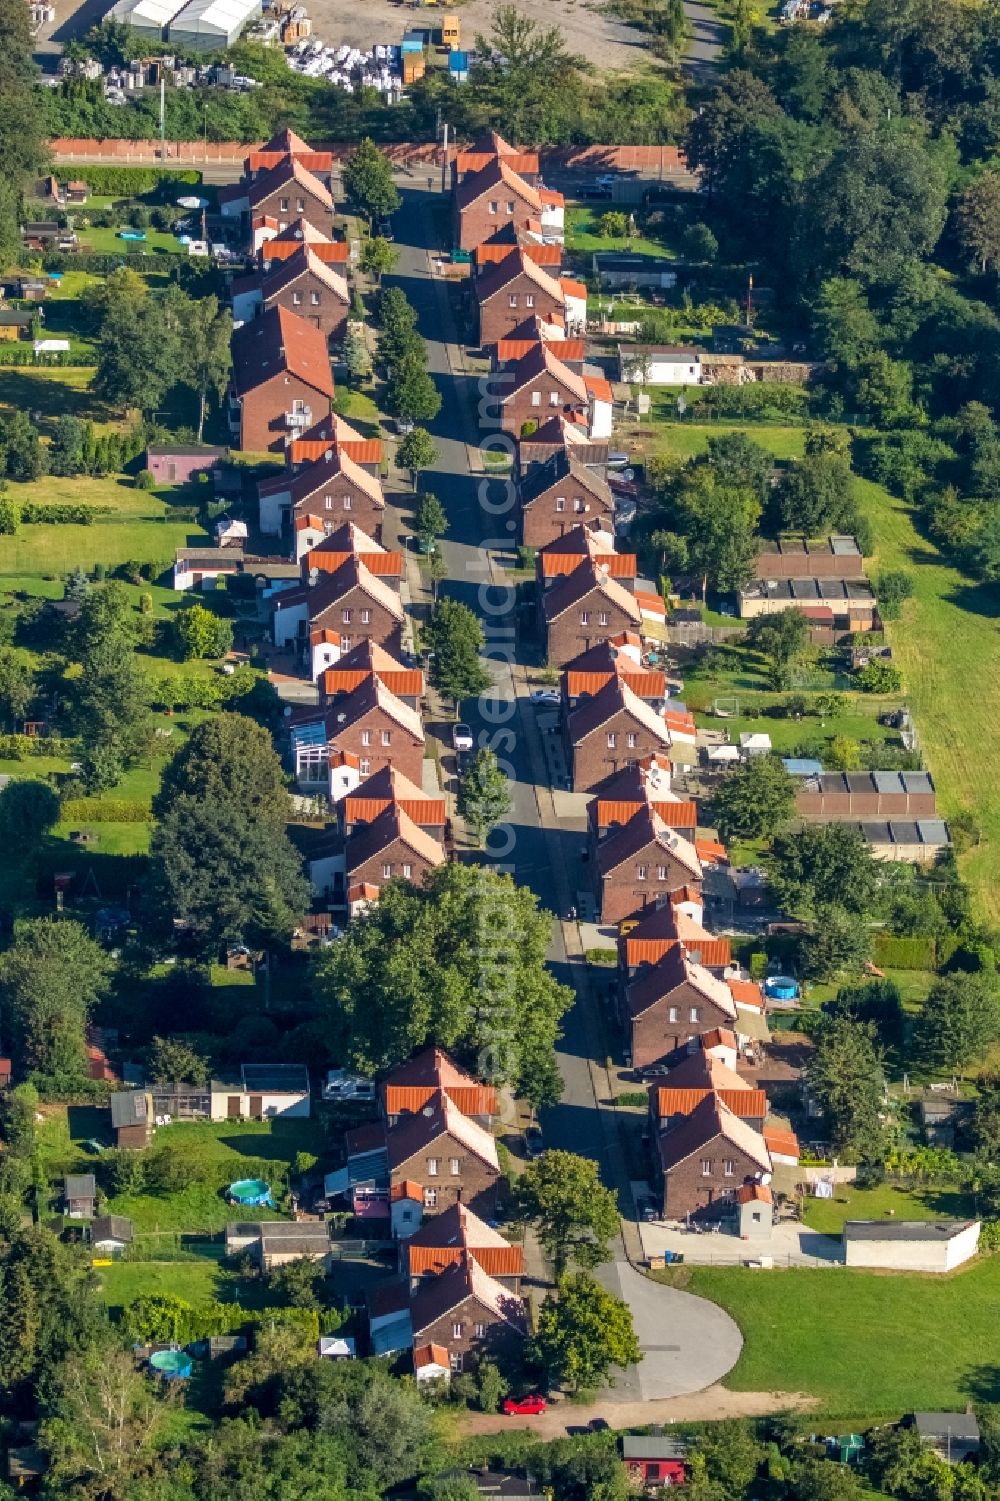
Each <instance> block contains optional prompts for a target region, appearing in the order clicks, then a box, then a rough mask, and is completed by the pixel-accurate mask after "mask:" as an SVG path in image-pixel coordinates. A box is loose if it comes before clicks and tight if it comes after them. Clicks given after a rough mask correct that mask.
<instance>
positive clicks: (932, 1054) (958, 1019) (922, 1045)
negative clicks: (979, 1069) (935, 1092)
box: [913, 972, 1000, 1069]
mask: <svg viewBox="0 0 1000 1501" xmlns="http://www.w3.org/2000/svg"><path fill="white" fill-rule="evenodd" d="M998 1038H1000V992H998V990H997V986H996V984H995V982H994V981H993V979H992V977H988V976H986V975H979V974H963V973H961V972H959V973H956V974H951V975H941V976H939V978H938V979H937V980H935V982H934V984H933V985H932V986H931V989H930V991H929V993H928V996H927V999H926V1001H925V1002H924V1004H923V1007H922V1008H921V1011H920V1014H919V1016H918V1017H917V1019H916V1022H915V1024H914V1031H913V1042H914V1047H915V1049H916V1052H917V1054H918V1056H919V1057H920V1059H921V1060H922V1062H923V1063H924V1064H925V1065H926V1066H927V1067H928V1068H933V1069H958V1068H964V1067H965V1065H966V1064H967V1063H971V1062H973V1060H974V1059H976V1058H981V1057H982V1056H983V1054H984V1053H986V1052H987V1051H988V1049H989V1048H990V1047H992V1045H993V1043H995V1042H996V1041H997V1039H998Z"/></svg>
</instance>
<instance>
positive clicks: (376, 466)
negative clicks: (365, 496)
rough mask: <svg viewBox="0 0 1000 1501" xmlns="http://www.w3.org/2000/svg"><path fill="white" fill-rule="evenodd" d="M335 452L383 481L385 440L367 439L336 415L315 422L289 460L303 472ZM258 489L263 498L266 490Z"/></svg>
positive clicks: (295, 444) (297, 442)
mask: <svg viewBox="0 0 1000 1501" xmlns="http://www.w3.org/2000/svg"><path fill="white" fill-rule="evenodd" d="M332 448H339V449H340V451H341V452H342V453H345V454H346V455H347V457H348V458H349V459H353V460H354V462H355V464H357V465H359V466H360V467H361V468H362V469H364V470H365V472H366V473H368V474H370V475H371V476H372V478H373V479H378V478H379V474H380V472H381V465H382V459H383V457H384V453H385V451H384V449H383V446H382V440H381V438H363V437H362V436H361V434H360V433H359V432H358V431H357V429H356V428H353V427H352V426H351V424H350V423H349V422H345V421H344V419H343V417H338V416H337V413H336V412H330V413H329V414H328V415H327V416H326V417H323V418H321V419H320V421H319V422H314V423H313V425H312V427H308V428H306V429H305V431H304V432H303V433H302V436H301V437H297V438H293V439H292V442H291V446H290V447H289V449H288V453H287V455H286V457H287V459H288V462H289V463H290V464H291V465H292V467H293V468H295V469H300V468H301V467H302V465H303V464H315V463H316V461H317V459H324V458H326V455H327V454H328V453H329V452H330V450H331V449H332ZM258 489H259V492H260V493H261V494H263V493H264V490H265V486H264V485H263V484H262V485H260V486H259V487H258Z"/></svg>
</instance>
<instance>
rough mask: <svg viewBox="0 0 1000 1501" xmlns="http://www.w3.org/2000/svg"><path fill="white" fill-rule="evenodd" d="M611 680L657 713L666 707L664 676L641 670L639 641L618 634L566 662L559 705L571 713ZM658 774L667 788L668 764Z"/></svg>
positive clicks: (631, 634) (656, 670) (626, 633)
mask: <svg viewBox="0 0 1000 1501" xmlns="http://www.w3.org/2000/svg"><path fill="white" fill-rule="evenodd" d="M615 678H621V680H622V682H623V683H624V684H625V686H626V687H627V688H631V690H632V692H633V693H634V694H635V695H636V697H637V698H641V699H645V701H646V702H647V703H648V704H650V705H652V707H653V708H654V709H656V710H657V712H660V711H662V710H663V709H664V707H665V706H666V704H667V678H666V674H665V673H664V672H662V671H661V670H660V669H659V668H656V667H644V666H643V663H642V640H641V638H640V637H639V636H638V635H637V634H636V633H635V631H620V632H619V633H618V635H617V636H609V637H608V638H607V640H605V641H599V642H598V643H597V645H596V646H592V647H591V648H590V650H589V651H583V652H581V653H580V655H579V656H578V657H573V658H572V659H571V660H570V661H569V662H567V663H566V664H565V665H564V667H563V670H562V677H561V680H560V687H561V689H562V696H563V702H564V703H565V705H566V707H567V709H575V708H577V706H578V705H579V704H581V703H583V702H585V701H586V700H587V699H588V698H593V697H594V695H595V694H596V693H600V691H601V689H602V688H606V687H607V686H608V684H609V683H611V682H613V681H614V680H615ZM660 770H661V773H662V774H663V775H665V776H666V777H667V779H668V780H667V785H668V786H669V776H670V763H669V761H666V760H664V761H662V762H661V766H660Z"/></svg>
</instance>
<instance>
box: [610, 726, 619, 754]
mask: <svg viewBox="0 0 1000 1501" xmlns="http://www.w3.org/2000/svg"><path fill="white" fill-rule="evenodd" d="M617 744H618V736H617V735H616V734H615V733H614V731H613V730H612V731H611V733H610V734H609V735H608V750H614V748H615V746H616V745H617Z"/></svg>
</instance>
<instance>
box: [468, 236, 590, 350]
mask: <svg viewBox="0 0 1000 1501" xmlns="http://www.w3.org/2000/svg"><path fill="white" fill-rule="evenodd" d="M472 293H473V297H474V298H475V302H476V308H477V316H478V325H477V326H478V329H479V342H480V344H481V345H483V346H485V345H489V344H496V343H497V342H498V341H499V340H500V339H503V338H506V337H507V335H508V334H509V333H510V332H511V331H512V330H513V329H515V328H516V327H517V326H518V324H519V323H521V322H522V320H523V319H524V318H528V317H531V316H532V314H539V315H540V316H541V317H543V318H545V319H546V321H548V322H558V323H562V324H563V326H564V327H566V326H567V324H566V294H565V292H564V291H563V288H562V284H561V283H560V282H559V281H557V280H556V279H555V277H553V276H550V275H549V273H548V272H547V271H544V270H543V269H542V267H541V266H539V265H536V263H535V262H534V261H533V260H531V258H530V257H529V256H526V255H525V253H524V251H523V250H522V249H521V248H520V247H518V248H517V249H515V250H514V252H513V253H512V254H511V255H506V256H504V258H503V260H502V261H500V262H499V263H498V264H497V265H495V266H487V267H485V268H484V269H483V272H482V274H481V275H480V276H477V278H476V280H475V283H474V285H473V288H472Z"/></svg>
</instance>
